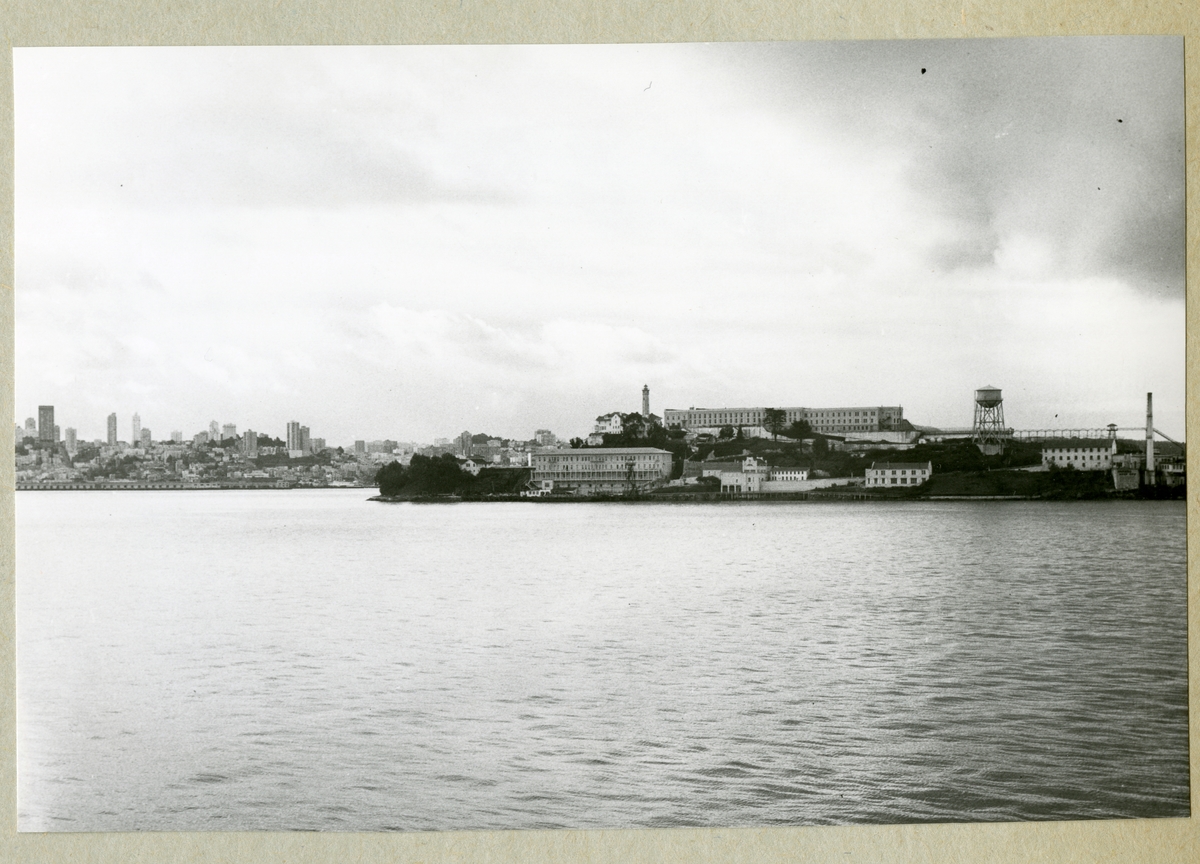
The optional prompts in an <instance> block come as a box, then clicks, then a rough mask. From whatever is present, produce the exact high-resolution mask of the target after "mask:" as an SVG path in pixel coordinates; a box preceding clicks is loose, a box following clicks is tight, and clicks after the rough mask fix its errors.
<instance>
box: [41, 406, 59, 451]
mask: <svg viewBox="0 0 1200 864" xmlns="http://www.w3.org/2000/svg"><path fill="white" fill-rule="evenodd" d="M37 430H38V440H39V441H45V442H48V443H50V444H53V443H54V442H55V440H57V439H56V438H55V437H54V406H53V405H39V406H38V426H37Z"/></svg>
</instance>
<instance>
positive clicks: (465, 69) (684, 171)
mask: <svg viewBox="0 0 1200 864" xmlns="http://www.w3.org/2000/svg"><path fill="white" fill-rule="evenodd" d="M922 68H923V69H925V70H926V71H925V74H922V73H921V69H922ZM1181 68H1182V65H1181V57H1180V52H1179V40H1177V39H1148V40H1140V39H1114V40H1104V39H1095V40H1093V39H1087V40H970V41H963V42H956V41H938V42H915V43H913V42H897V43H804V44H753V45H670V46H637V45H634V46H491V47H488V46H459V47H453V48H438V47H425V48H372V49H356V48H340V49H332V48H330V49H308V48H303V49H301V48H297V49H179V50H175V49H155V50H149V49H94V50H93V49H64V50H59V49H45V50H44V51H43V50H42V49H36V50H34V49H18V51H17V61H16V66H15V72H16V87H17V129H16V133H17V143H18V149H17V221H16V232H17V234H16V240H17V255H16V263H17V337H18V340H17V348H18V352H17V374H18V380H17V397H18V405H28V406H31V407H30V408H27V409H24V410H26V411H28V410H33V408H34V407H35V406H36V405H37V404H39V403H44V402H49V401H53V402H55V404H56V405H57V406H58V407H59V410H60V416H62V417H64V418H68V417H77V418H80V419H77V420H70V419H69V420H68V421H67V422H74V423H78V424H80V425H81V432H82V431H83V430H82V426H83V425H86V423H95V424H97V426H98V429H97V431H98V432H102V430H103V427H102V425H101V424H102V422H103V417H104V416H106V415H107V413H108V412H109V411H112V410H118V411H119V412H124V413H126V414H127V413H131V412H132V411H133V410H139V411H140V412H141V414H142V416H143V418H144V419H145V420H146V422H147V424H148V425H153V426H154V427H155V428H158V427H159V426H163V425H164V424H165V425H169V426H171V427H173V428H179V427H180V426H182V427H184V428H192V426H193V425H195V426H196V428H199V426H202V425H205V424H206V423H207V421H208V420H209V419H212V417H213V416H217V417H218V418H219V419H226V418H234V419H236V420H237V421H238V422H239V423H240V424H242V425H246V424H249V425H251V426H253V427H254V428H261V429H265V430H275V433H276V434H280V430H282V428H283V424H284V423H286V422H287V421H288V420H293V419H298V420H301V421H302V422H306V423H307V424H308V425H310V426H311V427H312V428H313V430H314V434H318V430H320V432H319V434H321V435H322V436H323V437H328V438H330V439H331V440H333V439H336V440H340V441H350V440H353V439H354V438H361V437H364V436H366V437H383V436H388V437H393V438H404V439H408V438H416V439H429V438H432V437H436V436H440V435H447V434H453V433H454V432H456V431H459V430H461V428H463V426H465V425H469V426H470V427H471V428H475V429H477V430H478V429H481V428H482V429H487V430H488V431H491V432H494V433H499V434H505V435H528V434H531V432H532V430H533V429H535V428H539V427H545V426H550V427H551V428H555V429H556V430H557V431H560V432H564V433H565V432H570V433H571V434H575V433H578V432H580V431H586V429H587V427H588V424H589V423H590V418H592V417H594V416H596V414H598V413H601V412H602V411H607V410H613V409H622V410H634V409H636V407H637V406H638V405H639V400H640V396H639V394H640V389H641V386H642V384H649V385H650V386H651V391H652V400H653V404H654V406H655V407H656V409H657V408H658V407H659V406H661V405H662V404H663V403H664V402H665V403H666V404H669V405H671V406H672V407H676V406H686V405H688V404H710V405H712V404H722V403H727V404H728V403H733V404H737V403H741V404H777V403H781V402H787V403H790V404H808V405H822V404H826V405H829V404H895V403H903V404H905V405H906V407H908V408H911V416H913V417H914V419H915V420H917V421H918V422H929V423H942V424H946V423H950V424H953V423H957V422H960V421H961V415H962V413H963V411H964V410H965V409H964V408H963V406H964V405H965V406H966V409H969V407H970V402H969V393H970V391H971V390H972V389H973V388H974V387H977V386H981V385H982V384H985V383H992V384H996V385H997V386H1000V387H1003V388H1005V389H1006V392H1007V391H1008V390H1010V389H1013V388H1019V390H1020V392H1021V393H1022V394H1023V395H1022V399H1021V400H1020V402H1019V403H1016V402H1014V405H1016V404H1020V405H1022V406H1024V407H1023V409H1022V410H1026V411H1028V418H1029V422H1036V423H1044V422H1047V420H1048V418H1047V417H1044V416H1042V414H1044V411H1045V410H1046V409H1048V408H1049V407H1050V406H1053V405H1058V407H1059V408H1061V407H1062V406H1061V404H1060V402H1056V401H1055V400H1058V399H1059V398H1060V397H1059V395H1057V394H1059V393H1060V392H1061V388H1062V386H1064V385H1063V381H1062V379H1061V377H1059V373H1060V372H1061V370H1063V369H1068V368H1069V369H1071V370H1073V372H1072V374H1076V373H1078V374H1079V375H1082V376H1083V378H1084V379H1086V381H1085V382H1083V383H1081V382H1079V381H1076V382H1075V383H1074V385H1072V386H1074V387H1075V388H1076V391H1077V392H1078V393H1080V394H1082V395H1080V397H1079V398H1080V401H1081V402H1082V401H1084V400H1087V399H1090V400H1092V402H1093V403H1095V404H1101V403H1104V402H1105V401H1106V400H1111V399H1113V398H1115V397H1113V396H1112V394H1111V392H1110V389H1111V388H1110V382H1113V381H1119V382H1120V384H1119V386H1120V388H1122V389H1123V390H1124V391H1143V392H1144V390H1146V389H1160V390H1161V392H1162V393H1163V394H1164V397H1165V398H1164V399H1163V402H1162V405H1163V411H1164V412H1166V411H1168V410H1169V409H1168V408H1167V405H1168V404H1170V403H1171V401H1172V397H1171V396H1169V395H1168V391H1171V390H1172V388H1173V389H1174V390H1177V391H1178V394H1179V395H1178V402H1179V405H1180V414H1179V418H1180V426H1182V381H1183V378H1182V368H1183V366H1182V344H1183V343H1182V328H1181V325H1180V326H1176V325H1177V324H1178V323H1179V322H1182V320H1183V303H1182V297H1183V287H1182V286H1183V275H1182V252H1183V244H1182V239H1181V238H1182V234H1181V232H1182V230H1183V212H1182V197H1181V195H1182V188H1183V185H1182V155H1181V152H1182V151H1181V141H1182V138H1181V136H1182V128H1183V126H1182V97H1181V94H1182V80H1181V71H1180V70H1181ZM651 81H652V82H653V86H648V84H649V82H651ZM1173 100H1174V101H1173ZM1118 119H1119V120H1121V121H1122V122H1120V123H1117V122H1116V121H1117V120H1118ZM1089 296H1091V298H1092V299H1091V300H1088V299H1087V298H1088V297H1089ZM1080 304H1083V305H1082V306H1081V305H1080ZM1089 304H1090V305H1089ZM1096 304H1101V305H1100V306H1097V305H1096ZM1085 310H1086V312H1087V314H1083V312H1084V311H1085ZM1123 322H1124V323H1128V324H1130V325H1131V326H1130V329H1129V330H1128V334H1127V335H1125V336H1122V335H1120V334H1121V333H1122V326H1123ZM1114 339H1115V340H1116V344H1119V345H1120V346H1121V352H1122V353H1123V356H1125V357H1126V358H1127V359H1126V360H1124V361H1121V362H1118V361H1117V360H1115V359H1114V357H1115V353H1114V350H1113V344H1114V342H1113V340H1114ZM1056 352H1058V354H1059V355H1061V357H1060V359H1059V360H1058V361H1057V362H1056V360H1055V356H1056ZM1176 355H1177V356H1176ZM1013 392H1017V390H1013ZM964 393H965V394H968V395H967V396H963V395H962V394H964ZM1135 401H1136V400H1135ZM1014 410H1015V409H1014ZM1053 413H1056V412H1055V411H1051V412H1050V415H1049V416H1050V417H1052V416H1053ZM1106 416H1107V414H1106ZM1166 416H1167V415H1166V414H1165V413H1164V417H1166ZM89 418H91V419H89ZM155 418H171V419H166V420H162V419H155ZM968 419H969V418H968ZM123 422H124V421H123ZM963 422H965V421H963ZM1106 422H1107V421H1106ZM85 434H86V433H85ZM339 436H340V437H339Z"/></svg>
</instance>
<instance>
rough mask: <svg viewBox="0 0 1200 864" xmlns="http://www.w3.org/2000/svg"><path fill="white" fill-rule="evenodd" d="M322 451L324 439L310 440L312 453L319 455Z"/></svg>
mask: <svg viewBox="0 0 1200 864" xmlns="http://www.w3.org/2000/svg"><path fill="white" fill-rule="evenodd" d="M324 449H325V439H324V438H314V439H312V452H314V453H320V452H321V451H322V450H324Z"/></svg>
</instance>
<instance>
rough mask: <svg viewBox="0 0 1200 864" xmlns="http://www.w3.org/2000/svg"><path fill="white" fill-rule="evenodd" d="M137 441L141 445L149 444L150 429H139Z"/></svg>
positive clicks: (147, 445) (146, 445)
mask: <svg viewBox="0 0 1200 864" xmlns="http://www.w3.org/2000/svg"><path fill="white" fill-rule="evenodd" d="M138 443H140V444H141V445H142V447H149V446H150V430H149V429H142V430H140V433H139V438H138Z"/></svg>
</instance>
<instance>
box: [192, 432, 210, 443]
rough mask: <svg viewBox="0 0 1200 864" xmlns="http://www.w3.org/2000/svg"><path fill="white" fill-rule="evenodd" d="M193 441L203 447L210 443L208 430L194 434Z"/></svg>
mask: <svg viewBox="0 0 1200 864" xmlns="http://www.w3.org/2000/svg"><path fill="white" fill-rule="evenodd" d="M192 443H193V444H195V445H196V446H197V447H203V446H204V445H205V444H207V443H208V433H207V432H197V433H196V434H195V435H193V436H192Z"/></svg>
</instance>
